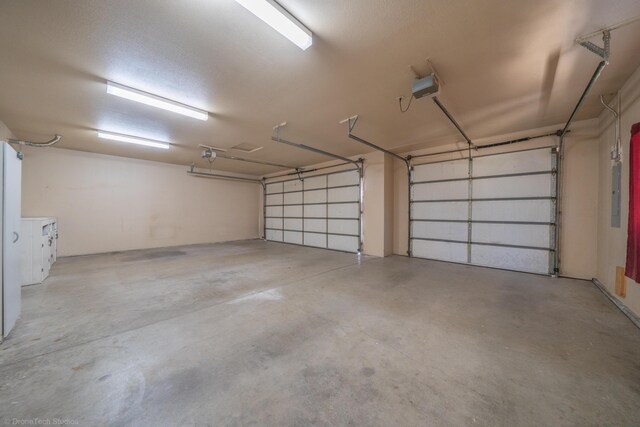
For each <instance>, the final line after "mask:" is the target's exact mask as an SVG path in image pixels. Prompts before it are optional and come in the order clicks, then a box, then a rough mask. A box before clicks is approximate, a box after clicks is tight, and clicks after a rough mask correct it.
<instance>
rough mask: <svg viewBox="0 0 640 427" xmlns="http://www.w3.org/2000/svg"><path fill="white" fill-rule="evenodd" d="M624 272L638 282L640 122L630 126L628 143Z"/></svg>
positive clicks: (639, 276) (639, 253) (639, 274)
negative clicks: (627, 212) (627, 214)
mask: <svg viewBox="0 0 640 427" xmlns="http://www.w3.org/2000/svg"><path fill="white" fill-rule="evenodd" d="M624 274H625V276H627V277H629V278H631V279H633V280H635V281H636V282H640V123H636V124H635V125H633V126H632V127H631V143H630V144H629V231H628V235H627V265H626V267H625V272H624Z"/></svg>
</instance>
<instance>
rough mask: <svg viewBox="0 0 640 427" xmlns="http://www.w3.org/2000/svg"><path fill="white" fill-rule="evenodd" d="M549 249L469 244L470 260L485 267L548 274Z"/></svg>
mask: <svg viewBox="0 0 640 427" xmlns="http://www.w3.org/2000/svg"><path fill="white" fill-rule="evenodd" d="M550 253H551V252H549V251H544V250H537V249H519V248H505V247H500V246H485V245H471V262H472V263H473V264H476V265H482V266H486V267H495V268H504V269H507V270H517V271H526V272H529V273H539V274H549V256H550Z"/></svg>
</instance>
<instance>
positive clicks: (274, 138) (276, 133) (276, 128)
mask: <svg viewBox="0 0 640 427" xmlns="http://www.w3.org/2000/svg"><path fill="white" fill-rule="evenodd" d="M286 125H287V122H282V123H280V124H279V125H276V126H274V127H273V136H272V137H271V140H272V141H275V142H278V143H281V144H286V145H291V146H292V147H297V148H301V149H303V150H307V151H311V152H314V153H317V154H322V155H325V156H328V157H333V158H334V159H338V160H342V161H343V162H347V163H351V164H353V165H355V166H356V167H357V168H358V169H360V164H359V163H358V162H357V161H356V160H351V159H349V158H347V157H344V156H340V155H338V154H333V153H330V152H328V151H324V150H321V149H319V148H314V147H310V146H308V145H305V144H298V143H296V142H291V141H287V140H286V139H283V138H280V128H282V127H284V126H286Z"/></svg>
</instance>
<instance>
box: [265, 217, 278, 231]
mask: <svg viewBox="0 0 640 427" xmlns="http://www.w3.org/2000/svg"><path fill="white" fill-rule="evenodd" d="M265 226H266V227H267V228H280V229H281V228H282V218H267V219H266V220H265Z"/></svg>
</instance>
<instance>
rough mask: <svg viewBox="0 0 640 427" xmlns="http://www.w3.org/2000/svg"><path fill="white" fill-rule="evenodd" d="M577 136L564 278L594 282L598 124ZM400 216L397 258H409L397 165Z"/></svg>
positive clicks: (571, 144) (567, 200) (569, 168)
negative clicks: (404, 256)
mask: <svg viewBox="0 0 640 427" xmlns="http://www.w3.org/2000/svg"><path fill="white" fill-rule="evenodd" d="M558 127H560V125H558V126H550V127H546V128H540V129H532V130H528V131H524V132H517V133H511V134H506V135H499V136H495V137H491V138H483V139H478V140H476V141H475V142H476V143H478V144H479V145H483V144H490V143H492V142H497V141H505V140H510V139H515V138H521V137H524V136H531V135H540V134H545V133H549V132H553V131H555V130H557V129H558ZM571 129H572V132H571V133H570V134H569V136H567V138H566V139H565V142H566V145H565V161H564V170H563V171H562V174H563V195H564V197H563V199H562V212H563V223H562V228H561V251H560V258H561V266H560V273H561V275H564V276H570V277H577V278H582V279H591V278H592V277H594V275H595V272H596V267H595V266H596V254H597V249H596V226H597V215H598V213H597V203H598V194H597V191H595V189H596V188H597V185H598V139H597V120H587V121H582V122H576V123H575V124H574V125H573V126H572V128H571ZM557 140H558V138H557V137H546V138H540V139H537V140H533V141H530V142H524V143H519V144H517V145H512V146H507V147H500V148H496V149H486V150H483V154H488V153H491V152H506V151H509V150H513V149H519V150H520V149H525V148H533V147H540V146H546V145H552V144H557ZM461 146H462V145H461V144H458V145H456V144H452V145H447V146H439V147H437V148H431V149H425V150H418V151H413V152H411V153H408V154H411V155H414V156H415V155H419V154H424V153H428V152H438V151H447V150H450V149H453V148H456V147H461ZM455 156H457V157H460V155H459V154H457V155H451V154H448V155H440V156H434V157H432V158H429V160H427V159H426V158H422V159H414V161H413V163H414V164H419V163H422V162H428V161H435V160H445V159H451V158H456V157H455ZM394 163H395V184H394V188H395V192H394V194H395V215H394V248H393V253H395V254H399V255H406V252H407V234H408V226H407V222H408V216H407V192H408V190H407V172H406V168H404V167H403V166H402V163H401V162H400V161H395V162H394Z"/></svg>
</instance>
